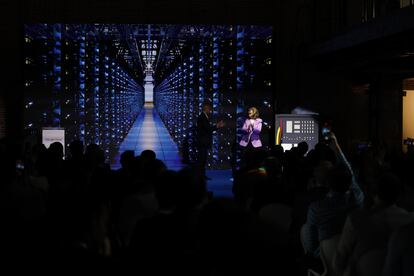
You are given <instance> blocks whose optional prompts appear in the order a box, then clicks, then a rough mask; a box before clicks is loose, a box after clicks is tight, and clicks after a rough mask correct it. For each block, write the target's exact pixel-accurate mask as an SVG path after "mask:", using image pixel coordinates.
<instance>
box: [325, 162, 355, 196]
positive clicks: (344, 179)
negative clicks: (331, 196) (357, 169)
mask: <svg viewBox="0 0 414 276" xmlns="http://www.w3.org/2000/svg"><path fill="white" fill-rule="evenodd" d="M326 181H327V184H328V187H329V188H330V189H331V191H333V192H337V193H345V192H347V191H348V190H349V187H350V185H351V181H352V175H351V173H350V171H349V170H348V168H347V167H346V166H345V165H342V164H341V165H336V166H334V167H333V168H332V169H330V170H329V172H328V173H327V176H326Z"/></svg>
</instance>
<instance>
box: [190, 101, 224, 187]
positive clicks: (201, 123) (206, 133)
mask: <svg viewBox="0 0 414 276" xmlns="http://www.w3.org/2000/svg"><path fill="white" fill-rule="evenodd" d="M212 111H213V108H212V106H211V104H210V103H209V102H205V103H204V104H203V109H202V112H201V113H200V115H199V116H198V119H197V151H198V155H197V165H198V167H199V169H200V170H201V175H203V176H205V177H206V179H208V178H207V176H206V163H207V152H208V150H209V149H210V148H211V146H212V144H213V131H215V130H217V129H218V128H221V127H223V126H224V122H223V121H219V122H217V123H216V124H215V125H211V124H210V118H211V115H212Z"/></svg>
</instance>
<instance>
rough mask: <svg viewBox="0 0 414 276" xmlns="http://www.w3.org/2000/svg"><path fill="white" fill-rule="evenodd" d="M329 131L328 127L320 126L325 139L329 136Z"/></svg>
mask: <svg viewBox="0 0 414 276" xmlns="http://www.w3.org/2000/svg"><path fill="white" fill-rule="evenodd" d="M329 132H331V131H330V129H329V128H327V127H323V128H322V137H323V138H324V139H325V140H328V138H329Z"/></svg>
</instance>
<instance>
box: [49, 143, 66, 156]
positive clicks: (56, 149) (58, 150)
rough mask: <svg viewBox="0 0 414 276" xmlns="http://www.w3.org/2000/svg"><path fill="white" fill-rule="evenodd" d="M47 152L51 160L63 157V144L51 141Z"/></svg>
mask: <svg viewBox="0 0 414 276" xmlns="http://www.w3.org/2000/svg"><path fill="white" fill-rule="evenodd" d="M48 152H49V155H50V157H51V158H53V160H62V159H63V145H62V144H61V143H60V142H53V143H52V144H50V146H49V149H48Z"/></svg>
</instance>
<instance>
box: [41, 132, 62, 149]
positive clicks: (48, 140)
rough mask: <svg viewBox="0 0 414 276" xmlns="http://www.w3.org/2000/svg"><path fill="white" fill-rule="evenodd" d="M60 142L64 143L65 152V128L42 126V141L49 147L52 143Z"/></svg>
mask: <svg viewBox="0 0 414 276" xmlns="http://www.w3.org/2000/svg"><path fill="white" fill-rule="evenodd" d="M54 142H59V143H61V144H62V145H63V152H65V129H64V128H42V143H43V144H44V145H45V146H46V148H49V146H50V144H52V143H54Z"/></svg>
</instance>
